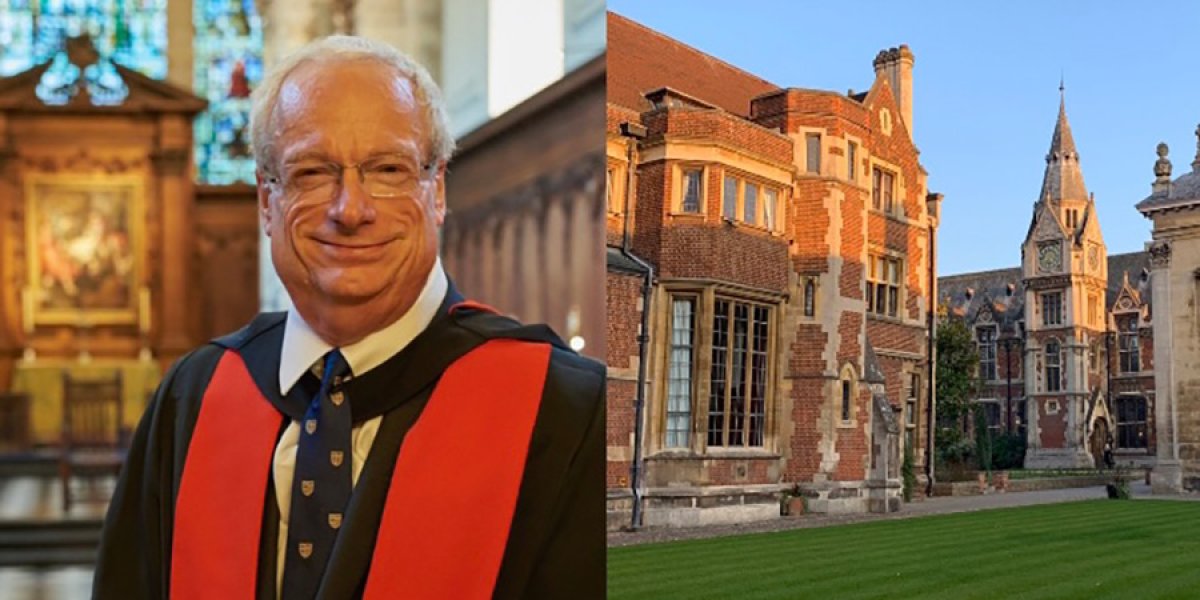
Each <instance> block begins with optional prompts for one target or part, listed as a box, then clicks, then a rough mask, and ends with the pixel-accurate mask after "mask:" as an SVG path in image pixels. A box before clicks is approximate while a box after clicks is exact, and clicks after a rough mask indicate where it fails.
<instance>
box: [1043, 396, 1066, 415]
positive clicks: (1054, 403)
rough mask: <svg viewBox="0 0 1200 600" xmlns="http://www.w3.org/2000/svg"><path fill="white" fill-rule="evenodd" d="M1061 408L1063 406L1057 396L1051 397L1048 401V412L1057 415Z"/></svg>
mask: <svg viewBox="0 0 1200 600" xmlns="http://www.w3.org/2000/svg"><path fill="white" fill-rule="evenodd" d="M1061 409H1062V406H1061V405H1060V404H1059V402H1058V399H1057V398H1051V399H1049V400H1047V401H1046V414H1048V415H1057V414H1058V412H1059V410H1061Z"/></svg>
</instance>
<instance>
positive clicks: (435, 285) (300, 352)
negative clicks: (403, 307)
mask: <svg viewBox="0 0 1200 600" xmlns="http://www.w3.org/2000/svg"><path fill="white" fill-rule="evenodd" d="M448 288H449V284H448V282H447V281H446V272H445V271H444V270H443V269H442V260H441V258H440V257H439V258H438V259H436V260H435V261H434V263H433V268H432V269H430V270H429V275H428V277H426V278H425V286H424V287H423V288H421V293H420V294H419V295H417V300H416V302H414V303H413V305H412V307H411V308H409V309H408V312H406V313H404V316H402V317H400V318H399V319H396V320H395V321H394V322H393V323H392V324H390V325H388V326H387V327H384V328H383V329H380V330H378V331H376V332H374V333H371V334H369V335H367V337H365V338H363V339H362V340H360V341H358V342H355V343H353V344H350V345H349V346H344V347H343V348H342V349H341V350H342V355H343V356H345V357H346V361H347V362H348V363H349V364H350V369H351V370H352V371H353V372H354V374H355V375H362V374H363V373H366V372H367V371H370V370H371V369H374V368H375V367H378V366H379V365H381V364H383V362H384V361H386V360H387V359H389V358H391V357H392V356H394V355H395V354H396V353H397V352H399V351H401V350H403V349H404V347H405V346H408V344H409V342H411V341H412V340H413V338H415V337H417V334H419V333H421V332H422V331H424V330H425V328H426V327H428V326H429V323H430V321H432V320H433V317H434V316H436V315H437V310H438V307H439V306H441V304H442V300H443V299H444V298H445V296H446V290H447V289H448ZM332 349H333V346H331V345H329V343H328V342H326V341H325V340H323V339H321V337H320V336H318V335H317V333H316V332H315V331H313V330H312V328H311V327H309V325H308V323H307V322H305V321H304V317H301V316H300V313H299V312H297V311H296V308H295V307H294V306H293V307H292V308H290V309H288V314H287V323H286V325H284V330H283V345H282V348H281V350H280V357H279V393H280V394H283V395H287V393H288V390H290V389H292V386H293V385H296V382H297V381H300V377H302V376H303V375H304V372H305V371H307V370H308V369H309V368H311V367H312V366H313V363H315V362H317V360H319V359H320V358H321V357H322V356H324V355H325V353H327V352H329V351H330V350H332Z"/></svg>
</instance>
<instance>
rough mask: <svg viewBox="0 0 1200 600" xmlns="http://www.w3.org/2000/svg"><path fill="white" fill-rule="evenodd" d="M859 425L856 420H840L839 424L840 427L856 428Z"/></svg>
mask: <svg viewBox="0 0 1200 600" xmlns="http://www.w3.org/2000/svg"><path fill="white" fill-rule="evenodd" d="M857 426H858V423H855V422H854V421H838V424H837V427H838V429H854V428H855V427H857Z"/></svg>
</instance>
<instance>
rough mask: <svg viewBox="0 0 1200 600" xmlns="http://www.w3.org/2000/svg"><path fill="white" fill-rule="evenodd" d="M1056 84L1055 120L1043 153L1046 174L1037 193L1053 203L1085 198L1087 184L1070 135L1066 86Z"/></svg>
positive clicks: (1084, 199)
mask: <svg viewBox="0 0 1200 600" xmlns="http://www.w3.org/2000/svg"><path fill="white" fill-rule="evenodd" d="M1058 86H1059V90H1058V92H1059V99H1058V120H1057V121H1056V122H1055V124H1054V136H1053V137H1052V138H1051V139H1050V152H1049V153H1047V154H1046V174H1045V177H1044V178H1043V179H1042V193H1041V194H1040V195H1041V197H1042V198H1043V199H1044V200H1045V201H1048V202H1052V203H1058V202H1060V201H1062V200H1064V199H1066V200H1081V201H1086V200H1087V198H1088V193H1087V186H1085V185H1084V183H1083V171H1082V170H1081V169H1080V168H1079V153H1078V152H1076V150H1075V137H1074V136H1072V135H1071V124H1070V122H1068V121H1067V103H1066V92H1065V90H1066V88H1065V87H1064V86H1063V84H1062V82H1061V81H1060V82H1059V84H1058Z"/></svg>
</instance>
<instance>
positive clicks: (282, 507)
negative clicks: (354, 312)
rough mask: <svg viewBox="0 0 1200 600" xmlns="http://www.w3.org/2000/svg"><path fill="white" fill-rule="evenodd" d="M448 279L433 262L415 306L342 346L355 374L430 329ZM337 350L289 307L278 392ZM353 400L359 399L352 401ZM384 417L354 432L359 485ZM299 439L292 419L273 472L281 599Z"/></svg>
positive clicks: (353, 472) (354, 480)
mask: <svg viewBox="0 0 1200 600" xmlns="http://www.w3.org/2000/svg"><path fill="white" fill-rule="evenodd" d="M447 287H448V283H447V281H446V273H445V272H444V271H443V270H442V262H441V259H440V258H439V259H437V260H436V261H435V262H434V265H433V268H432V269H430V271H429V276H428V277H426V279H425V286H424V287H423V288H421V293H420V295H418V296H417V300H416V302H414V303H413V306H412V308H410V309H409V310H408V312H406V313H404V316H402V317H400V318H399V319H397V320H396V321H395V322H394V323H392V324H391V325H388V326H387V327H384V328H383V329H380V330H379V331H376V332H375V333H372V334H370V335H368V336H367V337H365V338H363V339H362V341H359V342H357V343H354V344H351V345H349V346H345V347H343V348H341V351H342V355H343V356H344V357H345V358H346V362H347V363H349V365H350V369H351V372H352V373H353V374H354V375H355V376H359V375H362V374H363V373H366V372H367V371H370V370H371V369H374V368H375V367H378V366H379V365H381V364H383V363H384V362H385V361H386V360H387V359H389V358H391V357H392V356H394V355H395V354H396V353H397V352H400V351H401V350H403V349H404V348H405V347H406V346H408V344H409V343H410V342H412V340H413V338H415V337H417V334H419V333H421V332H422V331H424V330H425V328H426V327H428V326H429V323H430V322H431V321H432V320H433V317H434V316H435V315H436V314H437V310H438V307H439V306H441V303H442V300H443V299H444V298H445V296H446V290H447ZM332 349H333V346H330V345H329V344H328V343H326V342H325V341H324V340H322V339H321V338H320V337H319V336H318V335H317V334H316V332H314V331H313V330H312V328H311V327H309V325H308V323H306V322H304V319H303V318H302V317H301V316H300V314H299V313H297V312H296V309H295V308H292V309H291V310H289V311H288V314H287V323H286V325H285V326H284V330H283V348H282V350H281V354H280V360H279V391H280V393H281V394H284V395H286V394H287V393H288V390H290V389H292V386H294V385H296V382H298V381H300V377H302V376H303V375H304V372H305V371H308V370H309V369H311V368H313V366H314V365H315V364H316V363H317V362H318V361H320V360H321V358H322V357H323V356H325V354H326V353H327V352H329V351H330V350H332ZM350 401H351V402H353V401H354V400H353V399H351V400H350ZM382 419H383V417H382V416H378V417H375V418H373V419H369V420H367V421H365V422H363V423H359V424H357V425H355V426H354V428H353V429H352V430H351V432H350V446H351V452H350V456H351V471H350V473H351V479H350V481H351V485H355V484H357V483H358V474H359V472H361V471H362V467H363V463H364V462H366V460H367V454H368V453H370V451H371V445H372V444H373V443H374V442H375V434H376V433H377V432H378V431H379V423H380V421H381V420H382ZM299 439H300V422H299V421H295V420H293V421H292V422H291V423H290V424H289V425H288V426H287V429H285V430H284V432H283V436H282V437H280V438H279V443H278V444H277V445H276V446H275V460H274V465H273V475H274V478H275V500H276V502H278V504H279V538H278V548H277V554H276V557H277V560H276V563H275V565H276V567H275V590H276V592H275V597H276V598H278V597H279V593H280V590H281V589H282V588H283V567H284V561H285V556H286V554H285V551H286V550H287V538H288V515H289V513H290V512H291V502H292V475H293V473H294V472H295V468H296V445H297V443H298V441H299Z"/></svg>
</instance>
